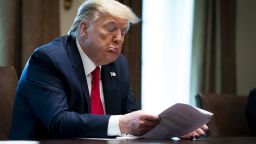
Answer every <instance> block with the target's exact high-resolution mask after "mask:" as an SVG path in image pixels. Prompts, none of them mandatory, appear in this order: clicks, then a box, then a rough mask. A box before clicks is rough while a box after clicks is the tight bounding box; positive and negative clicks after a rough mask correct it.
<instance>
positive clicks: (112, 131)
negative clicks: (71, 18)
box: [76, 39, 121, 136]
mask: <svg viewBox="0 0 256 144" xmlns="http://www.w3.org/2000/svg"><path fill="white" fill-rule="evenodd" d="M76 45H77V47H78V51H79V53H80V56H81V58H82V63H83V66H84V72H85V76H86V80H87V85H88V90H89V93H90V96H91V81H92V75H91V72H92V71H93V70H94V69H95V68H96V67H97V66H96V65H95V64H94V63H93V61H92V60H91V59H90V58H89V57H88V56H87V55H86V54H85V52H84V51H83V50H82V48H81V46H80V44H79V42H78V40H77V39H76ZM100 69H101V66H100ZM100 98H101V102H102V106H103V109H104V113H105V114H106V108H105V101H104V93H103V88H102V81H101V78H100ZM119 118H120V115H112V116H110V119H109V122H108V131H107V135H108V136H116V135H121V131H120V127H119Z"/></svg>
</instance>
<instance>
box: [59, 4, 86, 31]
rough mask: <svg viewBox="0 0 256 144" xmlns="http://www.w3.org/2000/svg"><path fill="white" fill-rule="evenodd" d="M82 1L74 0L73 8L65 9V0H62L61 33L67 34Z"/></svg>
mask: <svg viewBox="0 0 256 144" xmlns="http://www.w3.org/2000/svg"><path fill="white" fill-rule="evenodd" d="M82 2H83V0H73V3H72V6H71V9H69V10H65V9H64V6H63V3H64V0H60V35H66V34H67V32H68V31H69V28H70V26H71V24H72V22H73V21H74V18H75V16H76V13H77V8H78V7H79V6H80V4H81V3H82Z"/></svg>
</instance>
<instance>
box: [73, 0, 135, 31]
mask: <svg viewBox="0 0 256 144" xmlns="http://www.w3.org/2000/svg"><path fill="white" fill-rule="evenodd" d="M104 14H108V15H111V16H113V17H117V18H121V19H125V20H127V21H128V23H129V24H130V23H132V24H135V23H138V22H139V18H138V17H137V16H136V14H135V13H134V12H133V11H132V10H131V9H130V8H129V7H128V6H126V5H123V4H121V3H120V2H118V1H116V0H85V1H84V2H83V3H82V4H81V6H80V7H79V9H78V11H77V15H76V18H75V20H74V22H73V24H72V26H71V28H70V30H69V32H68V34H69V35H74V36H75V35H76V33H77V29H78V27H79V25H80V23H81V22H82V21H85V22H93V21H95V20H96V19H97V18H99V17H100V15H104Z"/></svg>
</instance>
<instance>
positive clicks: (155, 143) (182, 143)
mask: <svg viewBox="0 0 256 144" xmlns="http://www.w3.org/2000/svg"><path fill="white" fill-rule="evenodd" d="M26 143H27V144H256V137H215V138H213V137H212V138H201V139H199V140H178V141H173V140H143V139H134V140H131V139H126V140H115V139H114V140H91V139H69V140H41V141H35V142H34V141H31V142H27V141H23V142H22V141H0V144H26Z"/></svg>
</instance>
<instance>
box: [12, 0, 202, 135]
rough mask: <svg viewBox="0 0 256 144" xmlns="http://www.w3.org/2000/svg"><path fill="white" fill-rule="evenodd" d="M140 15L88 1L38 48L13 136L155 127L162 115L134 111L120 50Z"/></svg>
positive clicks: (22, 84)
mask: <svg viewBox="0 0 256 144" xmlns="http://www.w3.org/2000/svg"><path fill="white" fill-rule="evenodd" d="M138 21H139V20H138V18H137V16H136V15H135V14H134V13H133V12H132V11H131V10H130V9H129V8H128V7H127V6H125V5H123V4H121V3H119V2H117V1H115V0H87V1H85V2H84V3H83V4H82V5H81V6H80V8H79V10H78V13H77V16H76V18H75V20H74V23H73V25H72V26H71V29H70V32H69V35H67V36H63V37H59V38H57V39H55V40H53V41H52V42H50V43H48V44H46V45H44V46H41V47H39V48H38V49H36V50H35V52H34V53H33V54H32V56H31V57H30V59H29V61H28V63H27V64H26V66H25V68H24V71H23V73H22V76H21V78H20V81H19V84H18V87H17V93H16V98H15V104H14V112H13V123H12V128H11V130H10V136H9V137H10V139H44V138H77V137H109V136H117V135H121V134H132V135H142V134H144V133H146V132H147V131H149V130H151V129H152V128H154V127H155V126H156V125H157V124H158V123H159V121H160V120H159V118H158V116H155V115H150V114H146V113H144V112H142V111H136V110H137V107H136V104H135V99H134V96H133V93H132V91H131V88H130V85H129V69H128V64H127V61H126V59H125V57H124V56H123V55H122V54H121V50H122V44H123V42H124V37H125V34H126V33H127V31H128V29H129V24H131V23H137V22H138ZM99 73H100V74H99ZM199 134H202V132H201V131H199V132H193V134H190V135H188V137H189V136H191V135H199Z"/></svg>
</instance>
